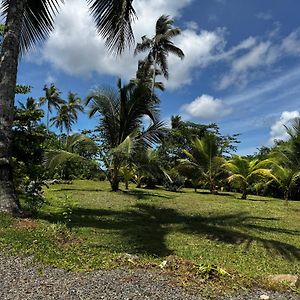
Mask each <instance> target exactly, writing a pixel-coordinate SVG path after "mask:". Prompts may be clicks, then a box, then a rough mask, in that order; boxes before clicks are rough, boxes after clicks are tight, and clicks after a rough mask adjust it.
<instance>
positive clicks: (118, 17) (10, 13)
mask: <svg viewBox="0 0 300 300" xmlns="http://www.w3.org/2000/svg"><path fill="white" fill-rule="evenodd" d="M61 2H63V1H62V0H53V1H50V0H38V1H36V0H35V1H34V0H2V2H1V4H2V10H1V11H2V16H3V17H4V18H5V20H6V22H5V29H4V34H3V40H2V46H1V54H0V111H1V114H0V211H6V212H10V213H12V212H16V211H18V207H17V205H16V195H15V192H14V187H13V184H12V172H11V165H10V158H11V151H10V149H11V138H12V130H11V128H12V123H13V116H14V109H13V108H14V96H15V88H16V78H17V70H18V61H19V54H20V51H21V52H24V51H25V50H29V49H30V48H32V47H33V46H34V45H35V44H36V43H37V42H39V41H41V40H44V39H45V38H46V37H47V36H48V35H49V33H50V32H51V31H52V30H53V21H54V18H53V15H54V14H55V13H56V12H57V11H58V8H59V5H60V3H61ZM88 3H89V5H90V10H91V12H92V15H93V16H94V19H95V22H96V27H97V29H98V31H99V33H100V34H101V35H102V36H103V37H104V38H105V39H106V45H107V46H108V47H109V48H110V49H113V50H115V51H116V52H118V53H120V52H121V51H122V50H123V49H124V47H125V46H126V45H128V44H129V43H132V41H133V34H132V30H131V22H132V20H133V16H134V14H135V12H134V9H133V7H132V1H131V0H120V1H114V0H88Z"/></svg>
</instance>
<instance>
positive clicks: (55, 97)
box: [40, 83, 65, 133]
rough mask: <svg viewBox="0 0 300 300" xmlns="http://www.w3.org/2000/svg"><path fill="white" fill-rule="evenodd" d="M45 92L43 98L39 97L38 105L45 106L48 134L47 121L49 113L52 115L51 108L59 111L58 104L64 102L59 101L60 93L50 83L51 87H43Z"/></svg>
mask: <svg viewBox="0 0 300 300" xmlns="http://www.w3.org/2000/svg"><path fill="white" fill-rule="evenodd" d="M43 90H44V92H45V96H44V97H40V105H41V106H42V105H44V104H47V131H48V133H49V121H50V113H52V108H53V107H54V108H55V109H57V110H58V109H59V106H60V104H63V103H64V102H65V101H64V100H62V99H61V97H60V94H61V92H60V91H59V89H58V88H57V87H56V86H55V85H54V83H52V84H51V85H49V86H47V85H45V86H44V88H43Z"/></svg>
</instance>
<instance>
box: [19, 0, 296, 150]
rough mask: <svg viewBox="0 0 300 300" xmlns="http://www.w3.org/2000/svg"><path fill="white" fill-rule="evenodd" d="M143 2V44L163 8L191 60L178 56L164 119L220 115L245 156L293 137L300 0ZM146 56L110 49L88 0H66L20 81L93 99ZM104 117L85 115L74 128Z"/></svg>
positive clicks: (204, 119) (139, 0)
mask: <svg viewBox="0 0 300 300" xmlns="http://www.w3.org/2000/svg"><path fill="white" fill-rule="evenodd" d="M134 6H135V8H136V11H137V15H138V18H139V19H138V20H137V21H136V22H135V24H134V32H135V37H136V41H137V42H139V41H140V37H141V36H142V35H145V34H146V35H148V36H149V37H151V36H152V35H153V33H154V26H155V22H156V20H157V18H158V17H159V16H160V15H162V14H167V15H170V16H171V17H173V18H174V19H175V25H176V26H179V27H180V28H181V29H182V34H181V35H180V36H179V37H178V38H176V40H175V41H174V42H175V43H176V45H177V46H179V47H180V48H181V49H182V50H183V51H184V52H185V59H184V60H182V61H181V60H180V59H178V58H176V57H174V56H170V57H169V69H170V70H169V71H170V79H169V81H168V82H166V87H167V90H166V91H165V92H164V93H163V94H161V116H162V119H164V120H166V121H168V119H169V118H170V116H171V115H175V114H180V115H182V116H183V119H184V120H190V121H193V122H198V123H205V124H207V123H211V122H216V123H217V124H218V125H219V126H220V128H221V132H222V133H223V134H234V133H240V134H241V135H240V140H241V144H239V149H238V153H240V154H251V153H253V152H255V151H256V149H257V148H258V147H260V146H262V145H266V146H270V145H271V144H272V141H273V140H274V139H285V138H286V135H285V131H284V126H283V124H289V122H290V121H291V120H292V119H293V118H295V117H298V116H300V101H299V100H300V84H299V82H300V22H299V11H300V1H298V0H284V1H283V0H264V1H261V0H251V1H250V0H201V1H199V0H165V1H162V0H151V1H147V0H135V1H134ZM138 58H139V57H133V49H131V50H129V51H127V52H126V53H124V54H123V55H122V56H121V57H115V56H112V55H110V54H109V53H108V52H107V50H106V49H105V46H104V42H103V40H102V39H101V38H100V37H99V36H97V35H96V33H95V31H94V27H93V22H92V20H91V18H90V16H89V13H88V11H87V9H86V4H85V1H82V0H66V4H65V6H64V7H63V9H62V11H61V13H60V14H59V15H58V16H57V18H56V27H55V31H54V32H53V33H52V34H51V36H50V38H49V39H48V40H47V41H46V42H45V43H43V44H42V45H39V47H37V49H35V51H32V52H31V53H29V54H28V55H26V56H24V57H23V58H22V60H21V62H20V67H19V74H18V82H19V83H22V84H30V85H32V86H33V87H34V89H33V91H32V96H33V97H40V96H42V93H43V91H42V88H43V86H44V84H45V83H51V82H54V83H55V84H56V85H57V87H58V88H59V89H60V90H61V91H62V92H63V96H65V97H66V95H67V92H68V91H74V92H77V93H78V94H79V95H80V96H81V97H85V96H86V95H87V93H88V92H89V91H90V90H91V89H92V88H93V87H96V86H101V85H107V84H110V85H112V86H115V83H116V80H117V78H118V77H121V78H122V79H123V80H124V82H126V80H128V79H130V78H131V77H133V75H134V72H135V70H136V67H137V60H138ZM18 99H20V97H19V96H18ZM96 123H97V119H92V120H89V119H87V118H86V116H83V115H82V116H81V117H80V119H79V122H78V124H76V125H75V126H74V130H79V129H84V128H93V126H95V124H96Z"/></svg>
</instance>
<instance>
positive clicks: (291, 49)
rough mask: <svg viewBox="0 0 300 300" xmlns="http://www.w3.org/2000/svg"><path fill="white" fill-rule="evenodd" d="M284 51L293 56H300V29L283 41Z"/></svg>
mask: <svg viewBox="0 0 300 300" xmlns="http://www.w3.org/2000/svg"><path fill="white" fill-rule="evenodd" d="M282 49H283V50H284V51H285V52H286V53H287V54H291V55H300V28H298V29H297V30H295V31H293V32H291V33H290V34H289V35H288V36H287V37H286V38H285V39H284V40H283V41H282Z"/></svg>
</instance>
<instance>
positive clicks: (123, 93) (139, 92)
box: [87, 80, 163, 191]
mask: <svg viewBox="0 0 300 300" xmlns="http://www.w3.org/2000/svg"><path fill="white" fill-rule="evenodd" d="M87 104H89V105H90V111H89V116H90V117H93V116H94V115H95V114H98V115H99V116H100V120H99V128H98V129H99V131H100V133H101V137H102V141H103V147H104V148H105V163H106V168H107V171H108V174H107V177H108V179H109V180H110V183H111V187H112V190H113V191H117V190H118V188H119V181H120V168H121V167H122V164H123V163H124V161H127V159H128V157H129V156H130V155H132V152H133V151H134V150H135V149H137V145H141V144H143V145H145V146H148V147H150V146H151V144H153V143H157V142H158V141H159V139H160V135H161V133H162V125H163V124H162V123H161V122H159V120H158V108H157V104H156V101H152V99H151V96H150V94H149V89H148V88H147V87H145V86H144V85H137V86H133V85H131V84H129V85H125V86H123V85H122V83H121V80H119V81H118V89H117V90H115V89H113V88H103V89H98V90H95V91H93V92H91V94H90V95H89V96H88V97H87ZM144 116H148V117H149V119H150V120H151V124H150V125H149V126H148V128H147V129H146V130H143V129H142V125H143V123H142V122H143V117H144Z"/></svg>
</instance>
